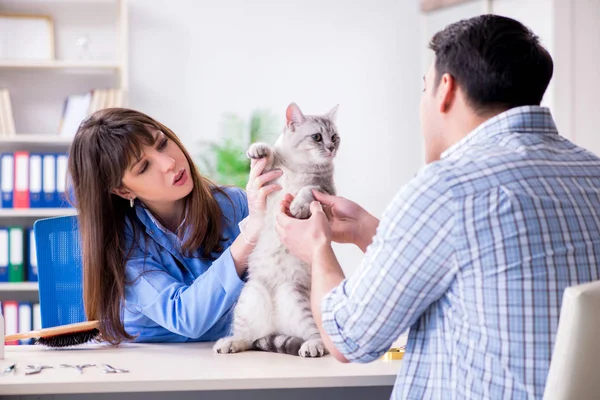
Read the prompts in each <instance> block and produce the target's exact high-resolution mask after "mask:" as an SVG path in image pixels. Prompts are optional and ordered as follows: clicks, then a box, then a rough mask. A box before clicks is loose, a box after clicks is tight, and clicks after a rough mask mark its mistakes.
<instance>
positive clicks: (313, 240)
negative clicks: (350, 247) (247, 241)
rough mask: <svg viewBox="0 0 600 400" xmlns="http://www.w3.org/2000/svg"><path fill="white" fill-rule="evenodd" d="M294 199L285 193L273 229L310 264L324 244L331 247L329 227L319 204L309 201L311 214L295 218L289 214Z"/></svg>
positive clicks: (293, 252) (296, 253)
mask: <svg viewBox="0 0 600 400" xmlns="http://www.w3.org/2000/svg"><path fill="white" fill-rule="evenodd" d="M293 200H294V197H293V196H292V195H291V194H289V193H288V194H286V195H285V196H284V199H283V201H282V202H281V209H280V212H279V213H278V214H277V217H276V220H277V221H276V224H275V230H276V231H277V233H278V234H279V237H280V239H281V242H282V243H283V244H284V245H285V247H287V249H288V250H289V251H290V252H291V253H292V254H294V255H295V256H296V257H298V258H300V259H301V260H302V261H304V262H306V263H308V264H312V261H313V256H314V254H315V253H316V252H317V251H318V250H320V249H321V248H323V247H324V246H325V247H326V246H329V247H331V227H330V225H329V221H328V220H327V216H326V215H325V213H324V212H323V208H322V207H321V204H319V203H318V202H316V201H313V202H312V203H310V212H311V216H310V218H308V219H302V220H301V219H295V218H294V217H292V216H291V215H290V204H291V203H292V201H293Z"/></svg>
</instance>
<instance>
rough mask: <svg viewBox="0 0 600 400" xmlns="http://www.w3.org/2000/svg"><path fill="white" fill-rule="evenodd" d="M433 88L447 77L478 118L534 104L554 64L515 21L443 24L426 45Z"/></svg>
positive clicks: (483, 19) (498, 19)
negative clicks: (430, 55)
mask: <svg viewBox="0 0 600 400" xmlns="http://www.w3.org/2000/svg"><path fill="white" fill-rule="evenodd" d="M429 47H430V48H431V49H432V50H433V51H434V52H435V73H436V79H435V87H436V88H437V86H438V85H439V82H440V79H441V77H442V75H443V74H445V73H448V74H450V75H451V76H452V77H453V78H454V79H455V80H456V83H457V85H458V86H460V87H461V89H462V90H463V91H464V92H465V94H466V97H467V101H468V102H469V104H470V105H471V107H473V109H474V110H475V112H477V113H478V114H480V115H481V114H486V113H488V112H492V111H499V110H507V109H509V108H513V107H518V106H524V105H539V104H540V102H541V101H542V97H543V95H544V92H545V91H546V88H547V87H548V83H550V78H552V72H553V70H554V65H553V62H552V57H551V56H550V54H549V53H548V51H547V50H546V49H545V48H544V47H543V46H542V45H541V44H540V41H539V39H538V37H537V36H536V35H535V34H534V33H533V32H532V31H531V30H530V29H528V28H527V27H526V26H524V25H523V24H521V23H520V22H518V21H515V20H514V19H510V18H506V17H501V16H498V15H480V16H477V17H474V18H470V19H466V20H462V21H459V22H456V23H454V24H451V25H449V26H447V27H446V28H445V29H444V30H442V31H440V32H438V33H436V34H435V35H434V36H433V39H432V40H431V43H430V44H429Z"/></svg>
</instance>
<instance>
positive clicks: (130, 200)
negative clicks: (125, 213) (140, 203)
mask: <svg viewBox="0 0 600 400" xmlns="http://www.w3.org/2000/svg"><path fill="white" fill-rule="evenodd" d="M129 207H131V208H133V197H132V198H131V199H129Z"/></svg>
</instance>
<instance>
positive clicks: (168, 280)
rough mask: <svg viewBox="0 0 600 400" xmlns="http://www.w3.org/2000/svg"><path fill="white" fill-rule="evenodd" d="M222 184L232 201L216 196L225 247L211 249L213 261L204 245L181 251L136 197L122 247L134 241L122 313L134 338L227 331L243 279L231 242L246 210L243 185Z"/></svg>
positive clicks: (207, 336) (175, 338) (199, 336)
mask: <svg viewBox="0 0 600 400" xmlns="http://www.w3.org/2000/svg"><path fill="white" fill-rule="evenodd" d="M224 190H225V192H226V193H227V194H228V195H229V197H230V198H231V201H229V199H227V198H226V197H225V196H223V195H222V194H218V193H216V194H215V196H216V199H217V201H218V203H219V205H220V206H221V210H222V212H223V217H224V218H223V236H224V237H225V238H226V241H225V242H222V244H223V248H224V249H225V250H224V251H223V252H222V253H220V254H213V256H215V257H217V258H216V259H215V260H214V261H210V260H205V259H203V258H202V248H200V249H198V250H197V251H196V252H194V253H193V254H192V256H191V257H185V256H184V255H183V254H182V251H181V244H182V242H181V241H180V240H179V238H177V236H176V235H175V234H174V233H173V232H171V231H169V230H167V229H166V228H164V227H163V226H162V225H161V224H160V223H158V221H156V219H155V218H154V216H153V215H152V213H151V212H150V211H149V210H148V209H146V208H144V207H143V206H142V205H140V204H137V203H136V205H135V215H136V217H137V218H135V219H134V220H133V221H127V228H126V232H125V237H126V239H125V242H126V243H125V250H126V251H128V250H129V249H130V248H131V247H132V244H133V249H132V251H131V252H130V256H129V258H128V260H127V265H126V269H125V275H126V280H127V281H126V286H125V305H124V307H123V319H124V324H125V330H126V331H127V332H128V333H129V334H131V335H138V336H137V338H136V341H137V342H186V341H214V340H217V339H218V338H220V337H223V336H226V335H227V334H228V333H229V328H230V325H231V321H232V309H233V307H232V306H233V305H234V304H235V302H236V300H237V298H238V297H239V295H240V292H241V290H242V287H243V285H244V282H243V281H242V280H241V279H240V278H239V276H238V274H237V272H236V269H235V265H234V263H233V258H232V257H231V253H230V250H229V247H230V246H231V244H232V243H233V241H234V240H235V238H236V237H237V236H238V235H239V233H240V231H239V227H238V223H239V222H240V221H241V220H242V219H244V218H245V217H246V216H247V215H248V202H247V199H246V193H245V192H244V191H243V190H240V189H237V188H230V187H227V188H224ZM132 224H136V234H137V236H138V237H137V238H135V237H134V235H133V227H132ZM134 242H135V243H134ZM176 260H177V261H178V262H179V264H180V265H181V266H179V265H178V263H177V261H176Z"/></svg>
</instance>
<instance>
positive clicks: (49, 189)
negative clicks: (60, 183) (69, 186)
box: [42, 154, 58, 207]
mask: <svg viewBox="0 0 600 400" xmlns="http://www.w3.org/2000/svg"><path fill="white" fill-rule="evenodd" d="M42 164H43V166H42V169H43V175H42V177H43V178H42V192H43V197H44V199H43V203H44V207H57V205H58V199H57V198H56V156H55V155H54V154H44V156H43V157H42Z"/></svg>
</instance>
